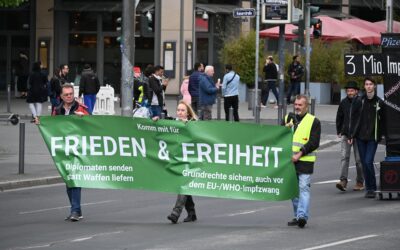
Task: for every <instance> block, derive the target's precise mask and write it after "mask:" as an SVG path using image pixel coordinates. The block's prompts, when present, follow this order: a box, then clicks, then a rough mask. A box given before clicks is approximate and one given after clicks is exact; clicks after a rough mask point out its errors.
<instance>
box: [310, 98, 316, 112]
mask: <svg viewBox="0 0 400 250" xmlns="http://www.w3.org/2000/svg"><path fill="white" fill-rule="evenodd" d="M310 100H311V114H312V115H315V98H311V99H310Z"/></svg>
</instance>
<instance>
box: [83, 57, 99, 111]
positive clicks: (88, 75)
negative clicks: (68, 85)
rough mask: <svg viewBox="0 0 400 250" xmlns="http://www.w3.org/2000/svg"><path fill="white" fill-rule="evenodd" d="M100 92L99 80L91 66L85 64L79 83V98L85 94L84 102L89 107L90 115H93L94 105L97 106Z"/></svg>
mask: <svg viewBox="0 0 400 250" xmlns="http://www.w3.org/2000/svg"><path fill="white" fill-rule="evenodd" d="M99 90H100V82H99V79H98V78H97V76H96V75H95V73H94V72H93V70H92V68H91V67H90V64H85V66H84V67H83V71H82V76H81V80H80V82H79V97H81V96H82V94H83V102H84V103H85V105H86V106H87V107H88V111H89V113H90V114H92V113H93V109H94V105H95V104H96V95H97V93H99Z"/></svg>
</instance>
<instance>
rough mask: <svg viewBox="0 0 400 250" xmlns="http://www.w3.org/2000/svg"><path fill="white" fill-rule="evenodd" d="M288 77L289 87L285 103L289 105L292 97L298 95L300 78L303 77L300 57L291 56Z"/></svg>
mask: <svg viewBox="0 0 400 250" xmlns="http://www.w3.org/2000/svg"><path fill="white" fill-rule="evenodd" d="M288 75H289V78H290V86H289V90H288V93H287V95H286V101H287V103H288V104H290V99H291V97H292V95H293V94H294V95H298V94H300V82H301V78H302V77H303V75H304V68H303V66H302V65H301V64H300V56H299V55H295V56H293V62H292V63H291V64H290V65H289V69H288Z"/></svg>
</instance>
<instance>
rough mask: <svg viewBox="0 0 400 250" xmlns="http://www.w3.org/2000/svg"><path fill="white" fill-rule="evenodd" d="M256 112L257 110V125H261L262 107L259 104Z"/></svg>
mask: <svg viewBox="0 0 400 250" xmlns="http://www.w3.org/2000/svg"><path fill="white" fill-rule="evenodd" d="M255 110H256V114H255V118H256V123H257V124H260V113H261V106H260V105H259V104H257V106H256V108H255Z"/></svg>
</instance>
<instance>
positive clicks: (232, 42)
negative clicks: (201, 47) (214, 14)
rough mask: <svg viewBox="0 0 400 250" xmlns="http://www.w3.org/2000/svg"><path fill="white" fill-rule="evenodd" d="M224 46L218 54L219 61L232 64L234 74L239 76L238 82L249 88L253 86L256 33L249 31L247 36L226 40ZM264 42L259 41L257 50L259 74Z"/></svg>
mask: <svg viewBox="0 0 400 250" xmlns="http://www.w3.org/2000/svg"><path fill="white" fill-rule="evenodd" d="M225 41H226V42H225V44H224V46H223V48H222V50H221V52H220V60H221V62H223V63H224V64H228V63H229V64H232V66H233V68H234V70H235V72H236V73H238V74H239V75H240V80H241V81H242V82H244V83H246V84H247V85H249V86H254V75H255V71H254V63H255V52H256V32H255V31H251V32H249V33H248V34H245V35H243V34H242V35H241V36H240V37H238V38H233V39H226V40H225ZM263 47H264V40H263V39H260V48H259V51H260V52H259V55H258V56H259V58H260V60H259V61H260V65H259V69H258V70H259V72H260V71H261V70H260V69H261V65H262V64H263V63H264V62H263V60H262V56H263V55H262V51H263Z"/></svg>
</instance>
